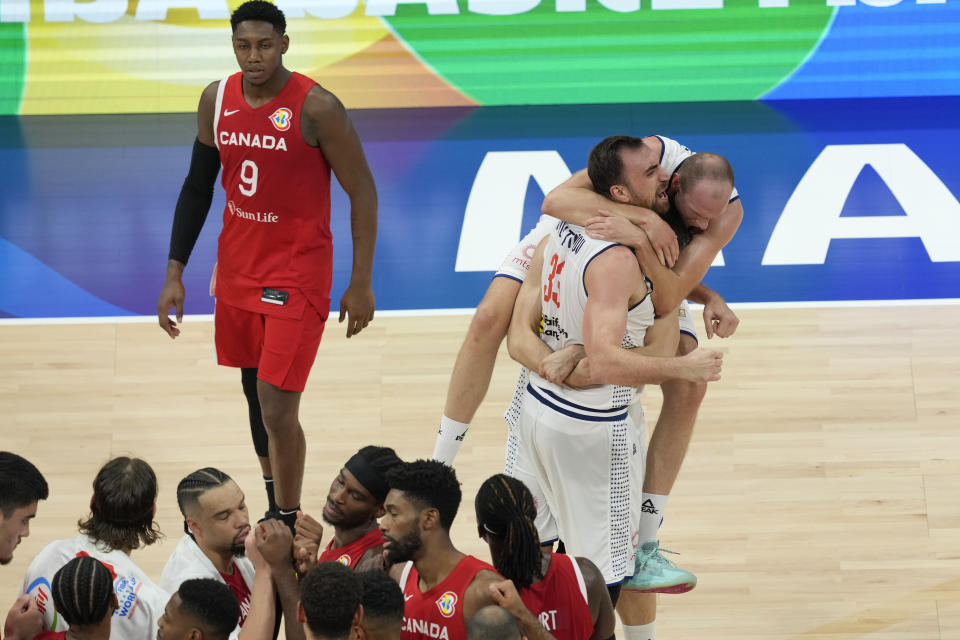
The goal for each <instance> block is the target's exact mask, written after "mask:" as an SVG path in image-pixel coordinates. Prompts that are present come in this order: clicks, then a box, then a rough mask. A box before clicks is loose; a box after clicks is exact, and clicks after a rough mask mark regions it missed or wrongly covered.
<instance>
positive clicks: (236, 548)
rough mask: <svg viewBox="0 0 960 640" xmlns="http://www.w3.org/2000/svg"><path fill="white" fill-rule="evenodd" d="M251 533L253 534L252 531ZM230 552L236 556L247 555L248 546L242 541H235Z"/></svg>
mask: <svg viewBox="0 0 960 640" xmlns="http://www.w3.org/2000/svg"><path fill="white" fill-rule="evenodd" d="M250 535H253V534H252V533H251V534H250ZM230 553H232V554H233V555H235V556H241V557H243V556H245V555H247V548H246V547H245V546H243V543H242V542H234V543H233V546H232V547H230Z"/></svg>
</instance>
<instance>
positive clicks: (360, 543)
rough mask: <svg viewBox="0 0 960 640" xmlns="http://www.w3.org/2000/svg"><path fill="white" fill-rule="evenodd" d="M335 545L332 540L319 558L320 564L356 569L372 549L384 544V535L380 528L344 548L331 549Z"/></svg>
mask: <svg viewBox="0 0 960 640" xmlns="http://www.w3.org/2000/svg"><path fill="white" fill-rule="evenodd" d="M333 543H334V540H331V541H330V543H329V544H327V548H326V549H324V550H323V553H321V554H320V557H319V558H317V561H318V562H339V563H340V564H342V565H345V566H347V567H350V568H351V569H355V568H356V567H357V563H358V562H360V558H362V557H363V554H365V553H366V552H367V551H369V550H370V549H373V548H374V547H378V546H380V545H382V544H383V533H382V532H381V531H380V529H379V528H377V529H374V530H372V531H370V532H369V533H367V534H366V535H364V536H363V537H362V538H358V539H357V540H354V541H353V542H351V543H350V544H345V545H343V546H342V547H338V548H336V549H331V548H330V546H331V545H332V544H333Z"/></svg>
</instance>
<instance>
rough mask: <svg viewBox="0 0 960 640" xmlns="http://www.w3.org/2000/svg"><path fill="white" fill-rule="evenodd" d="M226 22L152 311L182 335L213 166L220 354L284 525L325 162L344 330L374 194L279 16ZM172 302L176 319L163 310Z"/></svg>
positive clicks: (360, 159) (321, 320) (365, 294)
mask: <svg viewBox="0 0 960 640" xmlns="http://www.w3.org/2000/svg"><path fill="white" fill-rule="evenodd" d="M230 24H231V27H232V29H233V50H234V54H235V55H236V58H237V62H238V64H239V65H240V69H241V70H240V72H239V73H235V74H233V75H231V76H229V77H227V78H225V79H223V80H221V81H218V82H214V83H212V84H210V85H209V86H208V87H207V88H206V89H205V90H204V92H203V95H202V96H201V98H200V106H199V109H198V114H197V120H198V131H197V140H196V141H195V143H194V149H193V158H192V160H191V163H190V170H189V173H188V174H187V179H186V181H185V182H184V186H183V189H182V190H181V192H180V198H179V200H178V202H177V208H176V212H175V214H174V221H173V231H172V234H171V241H170V255H169V262H168V264H167V273H166V282H165V284H164V286H163V290H162V291H161V293H160V299H159V301H158V302H157V313H158V317H159V320H160V326H161V327H162V328H163V329H164V330H165V331H166V332H167V333H168V334H169V335H170V337H171V338H175V337H176V336H177V335H179V333H180V324H181V320H182V316H183V300H184V288H183V284H182V281H181V275H182V272H183V268H184V266H185V265H186V262H187V260H188V258H189V257H190V252H191V251H192V249H193V246H194V244H195V243H196V239H197V236H198V235H199V233H200V229H201V228H202V226H203V222H204V220H205V218H206V215H207V211H208V210H209V208H210V202H211V200H212V197H213V184H214V182H215V180H216V175H217V171H218V170H219V168H220V166H221V165H222V166H223V178H222V183H223V188H224V190H225V191H226V198H227V205H226V207H225V209H224V212H223V231H222V232H221V234H220V242H219V249H218V252H217V259H218V267H217V275H216V288H215V295H216V298H217V305H216V314H215V328H216V347H217V361H218V362H219V363H220V364H222V365H226V366H230V367H238V368H241V369H243V376H242V379H243V382H244V392H245V395H246V396H247V400H248V403H249V404H250V420H251V429H252V431H253V436H254V447H255V449H256V450H257V454H258V456H259V457H260V463H261V467H262V469H263V472H264V478H265V479H266V480H268V481H269V482H268V484H267V487H268V496H269V495H270V493H271V490H272V488H273V486H274V484H273V482H272V480H275V500H271V505H270V507H271V511H275V512H276V515H279V516H280V517H281V519H282V520H284V521H285V522H286V523H287V524H288V525H289V526H290V527H291V528H292V527H293V524H294V521H295V518H296V512H297V510H298V508H299V504H300V492H301V486H302V483H303V466H304V456H305V452H306V442H305V439H304V435H303V429H302V428H301V426H300V421H299V406H300V394H301V392H302V391H303V389H304V385H305V384H306V380H307V376H308V374H309V372H310V368H311V366H312V365H313V361H314V358H315V357H316V353H317V347H318V345H319V343H320V337H321V335H322V333H323V328H324V324H325V322H326V319H327V314H328V311H329V306H330V299H329V295H330V283H331V273H332V267H333V264H332V261H333V247H332V243H331V234H330V170H331V169H332V170H333V172H334V174H335V175H336V176H337V179H338V180H339V182H340V184H341V185H342V186H343V189H344V191H346V193H347V195H348V196H349V197H350V204H351V222H352V230H353V272H352V276H351V280H350V285H349V287H348V288H347V290H346V292H345V293H344V294H343V297H342V298H341V300H340V321H341V322H342V321H343V319H344V317H345V316H348V322H347V337H348V338H349V337H350V336H352V335H354V334H356V333H358V332H359V331H361V330H362V329H363V328H364V327H365V326H367V324H368V323H369V322H370V320H371V319H372V318H373V312H374V297H373V290H372V287H371V271H372V265H373V252H374V245H375V242H376V231H377V195H376V187H375V186H374V182H373V176H372V175H371V173H370V169H369V167H368V166H367V161H366V158H365V157H364V154H363V149H362V147H361V145H360V140H359V138H358V136H357V134H356V131H354V128H353V125H352V124H351V122H350V119H349V118H348V117H347V114H346V111H345V110H344V108H343V105H342V104H341V103H340V101H339V100H338V99H337V97H336V96H334V95H333V94H332V93H330V92H328V91H326V90H325V89H323V88H322V87H320V86H319V85H317V84H316V83H314V82H313V80H311V79H310V78H307V77H306V76H303V75H300V74H298V73H294V72H291V71H289V70H287V69H286V68H285V67H284V66H283V54H284V53H285V52H286V51H287V47H288V46H289V38H288V37H287V36H286V35H285V33H284V32H285V31H286V20H285V19H284V17H283V13H282V12H281V11H280V10H279V9H277V8H276V7H275V6H274V5H272V4H270V3H269V2H263V1H262V0H253V1H251V2H246V3H244V4H242V5H241V6H240V7H239V8H238V9H237V10H236V11H235V12H234V13H233V15H232V16H231V19H230ZM171 307H176V316H177V319H176V321H173V320H171V319H170V318H169V317H168V313H169V310H170V308H171ZM261 418H262V420H261Z"/></svg>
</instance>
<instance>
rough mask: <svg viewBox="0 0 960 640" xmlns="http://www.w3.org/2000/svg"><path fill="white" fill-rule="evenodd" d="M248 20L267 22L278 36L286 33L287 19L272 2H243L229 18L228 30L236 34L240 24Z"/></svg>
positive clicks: (255, 0) (257, 0) (254, 0)
mask: <svg viewBox="0 0 960 640" xmlns="http://www.w3.org/2000/svg"><path fill="white" fill-rule="evenodd" d="M248 20H252V21H256V22H269V23H270V24H272V25H273V28H274V30H275V31H276V32H277V33H279V34H280V35H283V34H285V33H286V32H287V19H286V18H285V17H284V16H283V11H280V9H278V8H277V6H276V5H275V4H273V3H272V2H266V1H265V0H250V1H249V2H244V3H243V4H242V5H240V6H239V7H237V10H236V11H234V12H233V14H232V15H231V16H230V29H231V30H232V32H233V33H236V32H237V27H238V26H240V23H241V22H246V21H248Z"/></svg>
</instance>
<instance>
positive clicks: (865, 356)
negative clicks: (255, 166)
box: [0, 306, 960, 640]
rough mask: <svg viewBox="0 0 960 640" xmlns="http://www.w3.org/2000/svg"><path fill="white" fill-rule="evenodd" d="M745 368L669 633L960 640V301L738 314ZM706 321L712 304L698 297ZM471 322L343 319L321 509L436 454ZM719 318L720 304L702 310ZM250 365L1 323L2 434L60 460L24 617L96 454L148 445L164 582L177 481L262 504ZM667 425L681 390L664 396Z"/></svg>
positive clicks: (496, 455)
mask: <svg viewBox="0 0 960 640" xmlns="http://www.w3.org/2000/svg"><path fill="white" fill-rule="evenodd" d="M739 313H740V316H741V318H742V324H741V325H740V329H739V331H738V332H737V334H736V336H735V337H734V338H732V339H729V340H726V341H718V340H717V339H714V340H712V341H709V342H707V341H706V340H704V341H703V342H705V343H706V344H708V346H712V347H720V348H721V349H722V350H723V351H724V352H725V354H726V355H725V358H724V377H723V380H722V381H721V382H719V383H714V384H713V385H712V386H711V389H710V391H709V393H708V395H707V399H706V401H705V403H704V405H703V408H702V410H701V412H700V419H699V423H698V426H697V430H696V433H695V436H694V443H693V445H692V448H691V451H690V453H689V455H688V457H687V461H686V464H685V466H684V470H683V472H682V473H681V476H680V479H679V481H678V483H677V486H676V488H675V490H674V492H673V495H672V497H671V500H670V504H669V506H668V509H667V519H666V521H665V523H664V526H663V529H662V530H661V534H662V535H661V538H662V542H663V545H664V546H665V547H667V548H670V549H675V550H679V551H681V552H682V553H683V555H682V556H680V558H679V560H680V563H681V566H684V567H685V568H688V569H690V570H692V571H694V572H695V573H696V574H697V575H698V576H699V579H700V583H699V585H698V586H697V588H696V589H695V590H694V591H692V592H690V593H688V594H685V595H679V596H662V597H661V598H660V614H659V620H658V633H659V638H661V640H677V639H684V640H688V639H699V638H710V639H711V640H734V639H736V640H742V639H744V638H754V639H767V640H801V639H803V640H826V639H844V640H846V639H853V638H856V639H867V638H870V639H874V638H877V639H879V638H883V639H884V640H894V639H896V640H956V639H957V638H960V430H958V425H960V394H958V393H957V390H956V387H957V381H958V380H960V338H958V333H957V327H958V326H960V306H916V307H883V306H878V307H867V308H832V309H827V308H815V309H781V310H755V309H741V310H740V311H739ZM697 315H698V316H699V314H697ZM468 320H469V318H468V317H466V316H454V317H416V318H378V319H377V320H376V321H375V323H374V324H373V325H371V326H370V327H369V328H368V329H367V330H366V331H365V332H364V333H362V334H361V335H360V336H357V337H355V338H352V339H350V340H346V339H344V337H343V329H342V328H341V327H339V326H337V325H336V324H332V325H331V326H330V327H329V328H328V332H327V335H326V336H325V339H324V343H323V345H322V346H321V350H320V354H319V357H318V359H317V364H316V365H315V367H314V370H313V374H312V376H311V379H310V383H309V386H308V388H307V392H306V393H305V395H304V400H303V407H302V421H303V424H304V427H305V429H306V432H307V442H308V446H309V452H308V457H307V472H306V479H305V491H304V499H303V506H304V508H305V509H306V510H307V511H309V512H312V513H314V514H316V515H319V513H320V509H321V507H322V504H323V500H324V496H325V494H326V491H327V488H328V486H329V483H330V480H331V479H332V477H333V475H334V473H335V472H336V471H337V470H338V469H339V467H340V465H341V464H342V463H343V462H344V461H345V460H346V459H347V457H348V456H349V455H351V454H352V453H353V452H354V451H356V450H357V449H358V448H359V447H360V446H362V445H365V444H371V443H374V444H384V445H391V446H393V447H395V448H396V449H397V451H398V453H399V454H400V455H401V456H402V457H405V458H414V457H425V456H428V455H429V454H430V453H431V451H432V447H433V440H434V434H435V431H436V427H437V424H438V419H439V416H440V412H441V409H442V405H443V399H444V394H445V391H446V385H447V380H448V377H449V373H450V369H451V366H452V363H453V358H454V355H455V353H456V350H457V348H458V346H459V344H460V340H461V339H462V337H463V335H464V331H465V329H466V326H467V323H468ZM698 322H699V320H698ZM516 372H517V367H516V365H514V364H513V363H512V362H511V361H510V360H509V358H508V357H507V356H506V353H505V351H504V352H502V353H501V359H500V360H499V361H498V364H497V369H496V374H495V377H494V380H493V383H492V385H491V389H490V393H489V395H488V396H487V400H486V402H485V403H484V405H483V407H482V409H481V411H480V413H479V415H478V417H477V419H476V421H475V424H474V426H473V428H472V429H471V430H470V433H469V435H468V436H467V440H466V443H465V445H464V447H463V450H462V451H461V453H460V455H459V457H458V458H457V464H456V466H457V471H458V473H459V475H460V478H461V479H462V481H463V488H464V501H463V505H462V507H461V511H460V514H459V515H458V517H457V521H456V523H455V525H454V532H453V534H454V540H455V542H456V543H457V544H458V546H459V547H460V548H461V549H463V550H464V551H468V552H472V553H475V554H478V555H481V556H484V554H485V550H484V549H483V548H482V547H481V545H480V541H479V540H478V538H477V534H476V528H475V524H474V517H473V504H472V503H473V496H474V494H475V491H476V489H477V487H478V485H479V483H480V482H481V481H482V480H483V479H484V478H486V477H487V476H489V475H491V474H493V473H496V472H498V471H500V470H501V468H502V453H503V440H504V434H505V428H504V424H503V420H502V418H501V417H500V416H501V414H502V411H503V409H504V407H505V406H506V405H507V402H508V400H509V398H510V395H511V393H512V391H513V384H514V380H515V376H516ZM239 377H240V376H239V373H237V372H236V371H235V370H230V369H224V368H219V367H217V366H216V365H215V364H214V361H213V345H212V323H210V322H202V321H195V322H191V321H190V320H189V319H188V321H187V323H186V325H185V327H184V333H183V335H182V336H181V337H180V338H179V339H178V340H177V341H176V342H171V341H170V340H169V339H168V338H167V337H166V336H165V335H163V334H162V333H161V331H160V329H159V328H158V327H157V326H156V325H155V324H116V323H112V324H87V325H61V326H56V325H53V326H14V325H2V326H0V408H2V419H0V448H2V449H7V450H13V451H16V452H19V453H21V454H23V455H25V456H27V457H28V458H29V459H31V460H32V461H33V462H35V463H36V464H37V465H38V466H39V467H40V469H41V470H42V471H43V473H44V474H45V475H46V477H47V479H48V481H49V483H50V489H51V498H50V500H48V501H46V502H44V503H41V507H40V513H39V517H38V518H37V520H36V522H35V524H34V525H33V527H32V533H31V536H30V537H29V538H27V539H25V540H24V541H23V542H22V544H21V545H20V547H19V548H18V550H17V554H16V557H15V559H14V561H13V562H12V563H11V564H10V565H8V566H6V567H3V568H0V577H2V579H0V602H2V604H3V607H4V611H5V610H6V608H7V607H8V606H9V604H10V603H11V602H12V601H13V599H14V597H15V596H16V593H17V589H18V587H19V584H20V581H21V580H22V578H23V574H24V571H25V569H26V566H27V564H28V563H29V561H30V559H31V558H32V557H33V555H34V554H35V553H36V552H37V551H38V550H39V549H40V548H41V547H42V546H43V545H44V544H45V543H46V542H47V541H49V540H52V539H54V538H58V537H68V536H73V535H75V532H76V521H77V519H78V518H80V517H81V516H83V515H85V514H86V512H87V505H88V503H89V498H90V486H91V482H92V479H93V475H94V473H95V472H96V470H97V468H98V467H99V466H100V465H101V464H102V463H103V462H104V461H105V460H106V459H107V458H108V457H110V456H113V455H118V454H131V455H137V456H140V457H143V458H145V459H146V460H147V461H149V462H150V464H152V465H153V467H154V469H155V470H156V471H157V474H158V476H159V479H160V499H159V504H158V510H157V519H158V521H159V523H160V525H161V527H162V529H163V531H164V532H165V533H166V535H167V537H166V539H165V540H164V541H163V542H162V543H161V544H158V545H155V546H154V547H152V548H149V549H146V550H141V551H137V552H134V558H135V559H136V560H137V561H138V562H139V563H140V564H141V566H142V567H144V569H146V570H147V571H148V573H150V574H151V575H152V576H154V577H155V578H159V575H160V570H161V568H162V567H163V564H164V562H165V559H166V556H167V555H168V554H169V552H170V550H171V549H172V548H173V546H174V544H175V543H176V541H177V539H178V538H179V536H180V534H181V531H182V529H181V520H180V515H179V513H178V511H177V506H176V498H175V495H174V492H175V488H176V485H177V482H178V480H179V479H180V478H181V477H182V476H184V475H186V474H187V473H189V472H191V471H193V470H194V469H197V468H199V467H202V466H209V465H213V466H217V467H220V468H221V469H223V470H224V471H226V472H227V473H229V474H231V475H232V476H233V477H234V478H235V479H236V480H237V481H238V482H239V483H240V486H241V487H242V488H244V489H245V491H246V493H247V496H248V499H249V504H250V506H251V511H252V513H253V514H256V513H257V512H262V511H263V509H264V502H265V500H264V497H263V489H262V483H261V481H260V476H259V473H258V468H257V465H256V462H255V459H254V457H253V452H252V447H251V444H250V438H249V434H248V427H247V424H246V409H245V407H244V404H243V401H242V395H241V393H240V381H239ZM645 404H646V406H647V408H648V419H649V422H650V424H651V425H652V424H653V422H654V420H655V417H656V415H657V412H658V406H659V391H658V390H657V389H656V388H651V389H648V391H647V393H646V399H645Z"/></svg>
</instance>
